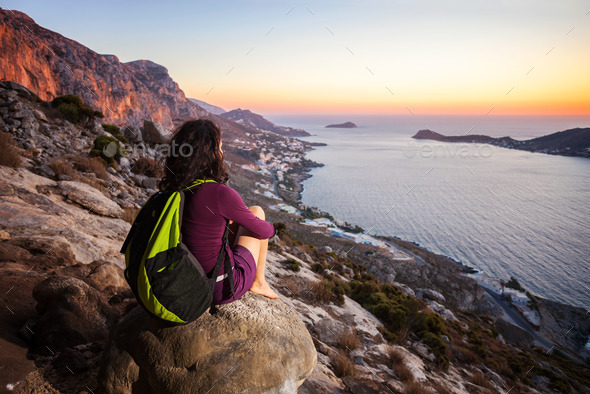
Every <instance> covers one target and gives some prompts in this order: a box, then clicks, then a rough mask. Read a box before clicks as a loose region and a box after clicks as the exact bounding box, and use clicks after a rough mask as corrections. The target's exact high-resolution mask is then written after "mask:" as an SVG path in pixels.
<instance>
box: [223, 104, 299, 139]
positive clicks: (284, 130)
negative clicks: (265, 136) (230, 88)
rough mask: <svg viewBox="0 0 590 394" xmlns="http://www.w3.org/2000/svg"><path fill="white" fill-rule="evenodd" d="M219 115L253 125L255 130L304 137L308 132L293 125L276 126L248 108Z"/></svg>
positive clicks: (249, 125)
mask: <svg viewBox="0 0 590 394" xmlns="http://www.w3.org/2000/svg"><path fill="white" fill-rule="evenodd" d="M220 116H221V117H223V118H226V119H230V120H233V121H234V122H236V123H240V124H243V125H244V126H248V127H253V128H255V129H257V130H264V131H270V132H271V133H275V134H279V135H282V136H286V137H306V136H309V135H311V134H309V133H308V132H307V131H305V130H302V129H295V128H293V127H285V126H278V125H276V124H274V123H272V122H271V121H269V120H267V119H265V118H264V117H263V116H262V115H259V114H256V113H254V112H252V111H250V110H249V109H241V108H237V109H233V110H231V111H228V112H225V113H222V114H220Z"/></svg>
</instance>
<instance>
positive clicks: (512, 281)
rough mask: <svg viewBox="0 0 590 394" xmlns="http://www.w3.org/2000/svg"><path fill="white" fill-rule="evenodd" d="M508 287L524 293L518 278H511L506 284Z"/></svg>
mask: <svg viewBox="0 0 590 394" xmlns="http://www.w3.org/2000/svg"><path fill="white" fill-rule="evenodd" d="M506 287H509V288H511V289H514V290H518V291H524V288H523V287H522V286H521V285H520V283H518V281H517V280H516V278H515V277H513V276H511V277H510V280H508V282H506Z"/></svg>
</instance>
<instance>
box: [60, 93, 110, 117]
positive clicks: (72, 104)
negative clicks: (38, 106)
mask: <svg viewBox="0 0 590 394" xmlns="http://www.w3.org/2000/svg"><path fill="white" fill-rule="evenodd" d="M51 105H52V106H53V107H54V108H56V109H57V111H58V112H59V114H60V115H61V117H63V118H64V119H67V120H69V121H70V122H72V123H81V122H89V121H93V120H94V118H103V117H104V115H103V113H102V112H100V111H96V110H94V109H92V108H90V107H89V106H87V105H86V104H84V102H83V101H82V99H81V98H80V97H78V96H75V95H73V94H66V95H64V96H59V97H56V98H54V99H53V101H52V102H51Z"/></svg>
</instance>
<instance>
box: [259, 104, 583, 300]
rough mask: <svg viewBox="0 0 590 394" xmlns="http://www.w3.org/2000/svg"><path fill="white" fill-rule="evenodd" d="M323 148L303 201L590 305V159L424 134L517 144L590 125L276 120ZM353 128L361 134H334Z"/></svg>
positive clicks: (563, 121) (315, 154) (570, 121)
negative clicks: (343, 125) (421, 135)
mask: <svg viewBox="0 0 590 394" xmlns="http://www.w3.org/2000/svg"><path fill="white" fill-rule="evenodd" d="M269 119H270V120H272V121H273V122H276V123H278V124H281V125H287V126H292V127H301V128H303V129H305V130H307V131H308V132H309V133H311V134H314V135H313V136H312V137H306V138H305V139H306V140H309V141H317V142H325V143H327V144H328V146H326V147H318V148H317V149H316V150H315V151H312V152H309V153H308V157H309V158H310V159H312V160H315V161H318V162H321V163H324V164H325V166H324V167H322V168H317V169H314V170H313V171H312V173H311V174H312V175H313V176H312V177H311V178H310V179H308V180H306V181H305V182H304V188H305V189H304V192H303V197H302V202H303V203H304V204H307V205H310V206H316V207H318V208H320V209H322V210H325V211H327V212H330V213H331V214H332V215H333V216H334V217H335V218H336V219H340V220H346V221H348V222H351V223H355V224H358V225H360V226H362V227H363V228H364V229H365V230H369V229H372V230H370V232H369V233H370V234H383V235H396V236H399V237H401V238H402V239H406V240H410V241H416V242H418V243H419V244H421V245H423V246H425V247H427V248H428V249H430V250H432V251H434V252H437V253H443V254H445V255H448V256H451V257H453V258H455V259H457V260H459V261H462V262H463V263H465V264H467V265H470V266H473V267H475V268H477V269H479V270H482V271H484V272H485V273H486V274H488V275H491V276H496V277H501V278H506V279H507V278H509V277H510V276H514V277H516V278H517V279H518V280H519V281H520V282H521V284H522V285H523V286H524V287H525V288H527V289H528V290H530V291H531V292H532V293H533V294H538V295H541V296H544V297H546V298H549V299H553V300H557V301H561V302H565V303H568V304H572V305H577V306H580V307H583V308H589V307H590V289H589V288H588V286H589V285H588V279H589V278H590V257H589V256H590V221H589V219H590V207H589V205H588V202H589V199H588V197H590V178H589V175H590V160H589V159H581V158H570V157H560V156H551V155H545V154H540V153H529V152H522V151H516V150H509V149H503V148H497V147H491V146H488V145H477V144H449V143H441V142H435V141H424V140H423V141H418V140H413V139H411V138H410V137H411V136H412V135H413V134H414V133H415V132H416V131H417V130H419V129H421V128H426V127H429V128H430V129H432V130H434V131H437V132H441V133H443V134H449V135H459V134H465V133H467V132H468V130H470V129H471V128H472V126H473V125H476V127H475V128H473V129H472V130H471V132H470V133H472V134H487V135H492V136H504V135H510V136H512V137H514V138H516V139H527V138H531V137H535V136H540V135H544V134H549V133H552V132H555V131H561V130H564V129H567V128H571V127H588V126H590V117H585V118H583V117H578V118H571V117H570V118H558V117H553V118H524V117H520V118H519V117H491V116H490V117H485V119H483V120H482V117H471V118H470V117H434V116H432V117H417V116H389V117H378V116H374V117H367V116H364V117H362V116H347V117H346V118H343V117H342V116H338V117H330V116H271V117H269ZM349 120H350V121H353V122H355V123H356V124H357V125H358V126H359V127H358V128H356V129H326V128H324V126H325V125H326V124H329V123H340V122H344V121H349Z"/></svg>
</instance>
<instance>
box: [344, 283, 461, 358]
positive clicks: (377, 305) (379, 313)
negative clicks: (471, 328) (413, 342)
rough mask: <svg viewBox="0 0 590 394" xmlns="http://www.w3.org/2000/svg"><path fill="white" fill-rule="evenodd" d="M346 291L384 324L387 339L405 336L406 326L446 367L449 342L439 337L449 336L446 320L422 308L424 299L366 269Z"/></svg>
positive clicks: (384, 333)
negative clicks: (412, 295)
mask: <svg viewBox="0 0 590 394" xmlns="http://www.w3.org/2000/svg"><path fill="white" fill-rule="evenodd" d="M357 278H358V276H357ZM349 294H350V297H351V298H352V299H353V300H355V301H357V302H358V303H359V304H361V305H362V306H363V307H364V308H365V309H367V310H368V311H369V312H371V313H373V314H374V315H375V316H376V317H377V318H378V319H379V320H380V321H381V322H382V323H383V324H384V326H385V327H384V328H383V329H382V330H381V332H382V333H383V336H384V337H385V338H386V339H388V340H397V338H402V337H405V335H406V334H407V332H408V330H409V331H411V332H413V333H415V334H416V335H417V336H418V337H419V338H420V339H421V340H422V341H423V342H424V343H425V344H426V345H428V346H429V347H430V348H431V349H432V352H433V354H434V355H435V356H436V358H437V363H438V365H439V366H440V367H441V368H445V369H446V368H447V367H448V365H449V358H448V355H447V353H448V345H447V343H446V342H445V341H444V340H443V339H442V335H447V336H448V332H447V329H446V325H445V322H444V320H443V319H442V318H441V317H440V316H439V315H437V314H435V313H431V312H422V311H421V310H422V309H423V308H424V306H425V303H424V301H421V300H418V299H416V298H410V297H407V296H406V295H405V294H403V293H402V291H401V290H399V289H398V288H397V287H395V286H393V285H390V284H382V283H380V282H379V281H378V280H377V279H376V278H375V276H373V275H371V274H366V273H365V274H362V275H361V277H360V280H358V279H355V280H352V281H351V282H350V291H349ZM404 333H406V334H404ZM390 338H393V339H390Z"/></svg>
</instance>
